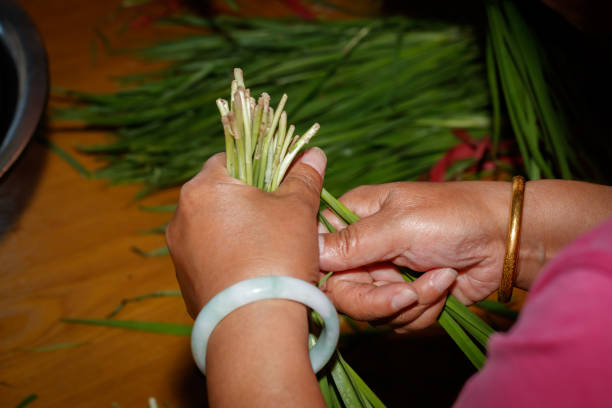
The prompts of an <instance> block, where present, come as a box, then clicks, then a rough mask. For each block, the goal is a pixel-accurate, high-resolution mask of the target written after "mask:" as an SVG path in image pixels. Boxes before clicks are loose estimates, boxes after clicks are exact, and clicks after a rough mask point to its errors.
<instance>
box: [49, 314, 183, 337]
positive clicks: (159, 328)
mask: <svg viewBox="0 0 612 408" xmlns="http://www.w3.org/2000/svg"><path fill="white" fill-rule="evenodd" d="M61 321H62V322H64V323H72V324H87V325H92V326H106V327H116V328H120V329H128V330H136V331H146V332H152V333H160V334H171V335H174V336H191V325H189V324H177V323H162V322H143V321H135V320H110V319H72V318H64V319H61Z"/></svg>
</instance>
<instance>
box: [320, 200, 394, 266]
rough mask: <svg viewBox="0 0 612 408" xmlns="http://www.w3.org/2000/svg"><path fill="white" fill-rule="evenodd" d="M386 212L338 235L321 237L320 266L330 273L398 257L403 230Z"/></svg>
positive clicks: (360, 222) (347, 228)
mask: <svg viewBox="0 0 612 408" xmlns="http://www.w3.org/2000/svg"><path fill="white" fill-rule="evenodd" d="M391 217H392V215H389V214H387V213H386V211H385V210H384V209H383V210H382V211H381V212H378V213H376V214H374V215H371V216H369V217H366V218H362V219H361V220H359V221H357V222H356V223H354V224H351V225H349V226H347V227H346V228H344V229H342V230H339V231H337V232H335V233H329V234H319V264H320V266H321V269H323V270H326V271H342V270H346V269H350V268H355V267H358V266H362V265H368V264H371V263H375V262H380V261H387V260H390V259H393V258H395V257H396V256H398V255H399V254H400V253H401V252H402V251H403V248H402V245H400V242H401V241H400V238H401V229H400V228H399V227H398V226H397V223H395V222H392V220H391Z"/></svg>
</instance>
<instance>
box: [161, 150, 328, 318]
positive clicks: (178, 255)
mask: <svg viewBox="0 0 612 408" xmlns="http://www.w3.org/2000/svg"><path fill="white" fill-rule="evenodd" d="M325 165H326V158H325V154H324V153H323V151H322V150H321V149H318V148H312V149H310V150H308V151H307V152H306V153H305V154H304V155H303V156H301V158H300V159H299V160H298V161H297V162H296V163H295V164H294V165H293V166H292V168H291V169H290V170H289V172H288V173H287V176H286V177H285V180H284V181H283V183H282V184H281V185H280V187H279V188H278V189H277V190H276V191H275V192H273V193H265V192H263V191H261V190H259V189H257V188H256V187H252V186H249V185H246V184H245V183H243V182H241V181H239V180H237V179H235V178H233V177H231V176H230V175H229V174H228V172H227V170H226V168H225V154H224V153H220V154H217V155H215V156H213V157H211V158H210V159H209V160H208V161H207V162H206V163H205V164H204V167H203V168H202V171H200V173H199V174H198V175H196V176H195V177H194V178H193V179H192V180H191V181H189V182H188V183H186V184H185V185H184V186H183V188H182V189H181V193H180V197H179V203H178V209H177V211H176V213H175V215H174V218H173V220H172V221H171V222H170V224H169V225H168V228H167V230H166V241H167V243H168V248H169V250H170V254H171V256H172V260H173V261H174V265H175V268H176V274H177V279H178V282H179V284H180V286H181V291H182V293H183V297H184V299H185V304H186V305H187V311H188V312H189V314H190V315H191V316H192V317H195V316H196V315H197V313H198V312H199V311H200V309H201V308H202V307H203V306H204V305H205V304H206V303H207V302H208V301H209V300H210V299H211V298H212V297H213V296H214V295H215V294H217V293H218V292H220V291H221V290H223V289H225V288H226V287H228V286H231V285H232V284H234V283H237V282H240V281H242V280H245V279H249V278H254V277H258V276H264V275H286V276H293V277H296V278H299V279H303V280H305V281H308V282H311V283H316V282H317V280H318V278H319V250H318V246H317V242H318V241H317V236H318V234H317V210H318V208H319V196H320V193H321V187H322V185H323V175H324V173H325Z"/></svg>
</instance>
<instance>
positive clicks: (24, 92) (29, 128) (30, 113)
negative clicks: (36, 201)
mask: <svg viewBox="0 0 612 408" xmlns="http://www.w3.org/2000/svg"><path fill="white" fill-rule="evenodd" d="M0 41H2V42H3V43H4V45H5V46H6V48H7V50H8V53H9V54H10V56H11V57H12V59H13V63H14V64H15V70H16V72H17V80H18V82H19V83H18V97H17V105H16V106H15V112H14V114H13V118H12V120H11V124H10V126H9V128H8V131H7V133H6V135H5V137H4V139H3V140H2V142H1V143H0V178H1V177H2V175H3V174H5V173H6V172H7V171H8V169H9V168H10V167H11V165H12V164H13V163H14V162H15V161H16V160H17V158H18V157H19V155H20V154H21V152H22V151H23V150H24V149H25V147H26V145H27V144H28V142H29V141H30V139H31V138H32V135H33V134H34V133H35V131H36V129H37V127H38V124H39V122H40V119H41V117H42V115H43V112H44V111H45V108H46V104H47V98H48V94H49V72H48V65H47V54H46V52H45V47H44V44H43V41H42V38H41V36H40V34H39V33H38V30H37V29H36V26H35V25H34V23H33V22H32V20H31V19H30V17H29V16H28V14H27V13H26V12H25V10H23V8H21V6H20V5H19V4H18V3H17V2H16V1H14V0H2V1H0Z"/></svg>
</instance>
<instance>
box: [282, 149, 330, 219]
mask: <svg viewBox="0 0 612 408" xmlns="http://www.w3.org/2000/svg"><path fill="white" fill-rule="evenodd" d="M326 164H327V157H326V156H325V153H324V152H323V150H321V149H319V148H318V147H313V148H311V149H308V150H307V151H306V152H305V153H304V154H303V155H302V156H301V157H300V158H299V159H298V160H297V161H296V162H295V163H294V164H293V166H291V168H290V169H289V172H288V173H287V175H286V176H285V179H284V180H283V182H282V183H281V185H280V186H279V187H278V189H277V190H276V192H277V193H278V194H280V195H297V196H299V198H300V199H302V200H303V201H304V202H305V203H307V204H308V205H309V206H310V207H312V208H313V210H314V211H315V212H316V211H317V210H318V208H319V202H320V197H321V188H322V187H323V176H324V175H325V165H326Z"/></svg>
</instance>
